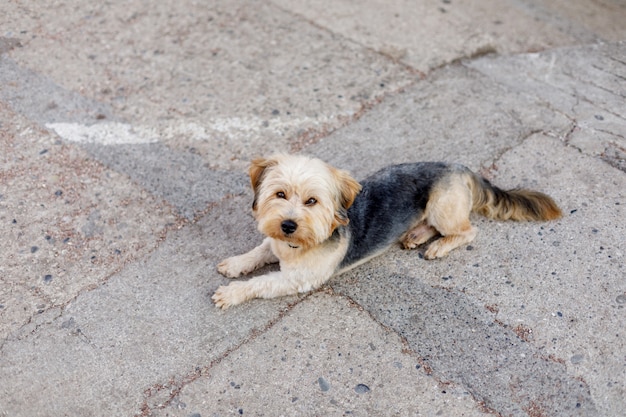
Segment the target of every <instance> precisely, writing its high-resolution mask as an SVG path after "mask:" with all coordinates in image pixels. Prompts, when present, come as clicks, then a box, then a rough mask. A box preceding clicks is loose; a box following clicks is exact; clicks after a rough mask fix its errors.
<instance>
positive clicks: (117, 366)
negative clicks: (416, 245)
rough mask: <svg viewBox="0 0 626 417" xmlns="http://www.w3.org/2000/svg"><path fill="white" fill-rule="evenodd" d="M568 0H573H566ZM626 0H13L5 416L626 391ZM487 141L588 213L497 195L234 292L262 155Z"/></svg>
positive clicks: (0, 133) (402, 411) (501, 168)
mask: <svg viewBox="0 0 626 417" xmlns="http://www.w3.org/2000/svg"><path fill="white" fill-rule="evenodd" d="M546 3H549V4H546ZM625 21H626V3H624V2H623V1H621V0H603V1H600V2H587V1H583V0H575V1H565V0H563V1H554V2H542V1H539V0H501V1H496V0H479V1H474V2H471V4H462V3H461V2H456V1H455V0H451V1H450V0H442V1H432V2H427V1H423V0H419V1H404V0H393V1H389V2H384V3H381V2H377V1H374V0H366V1H363V2H359V4H354V3H353V2H349V1H343V0H342V1H334V2H327V1H320V2H314V3H313V2H306V1H302V0H296V1H286V0H272V1H253V0H234V1H233V0H219V1H214V2H210V3H209V2H207V3H205V2H194V1H187V0H183V1H162V2H158V4H152V3H149V2H148V3H146V2H142V1H139V0H132V1H128V2H117V1H111V2H105V3H96V2H83V1H78V0H68V1H64V2H56V3H50V2H48V3H46V4H36V3H35V2H31V1H13V0H11V1H9V2H4V3H3V4H2V5H0V235H1V236H2V238H1V239H0V416H135V415H143V416H185V417H190V416H195V417H197V416H202V417H206V416H227V415H253V416H257V415H258V416H261V415H265V416H277V415H285V416H292V415H293V416H326V415H328V416H334V415H338V416H339V415H363V416H365V415H383V416H384V415H398V416H435V415H441V416H481V415H501V416H530V417H540V416H621V415H623V410H624V409H626V339H625V336H626V335H625V334H624V328H626V267H625V266H624V264H625V250H626V244H625V243H626V237H625V235H626V222H625V221H624V218H625V212H624V206H625V205H626V162H625V160H626V104H625V102H626V101H625V100H626V43H625V42H626V25H625V24H624V22H625ZM274 151H287V152H303V153H306V154H310V155H315V156H319V157H322V158H323V159H325V160H327V161H329V162H331V163H333V164H335V165H337V166H339V167H342V168H345V169H348V170H349V171H350V172H352V173H353V174H354V175H355V176H356V177H357V178H362V177H363V176H365V175H367V174H368V173H370V172H372V171H374V170H375V169H377V168H379V167H381V166H384V165H387V164H391V163H398V162H404V161H416V160H447V161H456V162H462V163H464V164H466V165H468V166H470V167H471V168H472V169H474V170H477V171H479V172H481V173H482V174H483V175H485V176H487V177H488V178H490V179H491V180H493V182H495V183H496V184H497V185H501V186H503V187H517V186H524V187H531V188H534V189H538V190H541V191H544V192H546V193H548V194H550V195H551V196H553V197H554V198H555V200H556V201H557V202H558V203H559V204H560V206H561V207H562V209H563V211H564V213H565V215H564V217H563V218H562V219H561V220H558V221H554V222H548V223H513V222H496V221H490V220H486V219H483V218H481V217H478V216H477V217H475V218H473V222H474V224H475V225H476V226H477V227H478V228H479V234H478V236H477V238H476V240H475V241H474V242H472V244H471V245H469V246H467V247H465V248H460V249H457V250H455V251H453V252H452V253H451V254H450V255H449V256H448V257H447V258H445V259H442V260H438V261H425V260H424V259H422V257H421V256H420V253H419V251H404V250H402V249H401V248H400V247H398V248H394V249H392V250H391V251H390V252H389V253H387V254H386V255H384V256H382V257H380V258H377V259H375V260H373V261H371V262H369V263H367V264H365V265H363V266H361V267H359V268H357V269H355V270H353V271H350V272H348V273H346V274H344V275H342V276H339V277H335V278H333V279H332V280H331V282H330V283H329V284H328V285H326V286H325V287H324V288H322V289H321V290H319V291H316V292H314V293H312V294H306V295H302V296H294V297H285V298H282V299H276V300H255V301H252V302H250V303H247V304H244V305H242V306H238V307H236V308H232V309H230V310H226V311H221V310H218V309H216V308H215V307H214V306H213V305H212V303H211V300H210V296H211V295H212V293H213V291H214V290H215V289H216V288H217V287H218V286H219V285H222V284H223V283H225V282H226V281H227V280H226V279H225V278H223V277H221V276H220V275H219V274H218V273H217V272H216V269H215V266H216V264H217V263H218V262H219V261H220V260H222V259H223V258H225V257H227V256H232V255H234V254H239V253H241V252H243V251H245V250H248V249H250V248H252V247H253V246H254V245H255V244H258V243H259V242H260V241H261V239H262V237H261V236H260V235H259V234H258V232H256V229H255V224H254V222H253V219H252V216H251V214H250V209H249V207H250V203H251V193H250V191H249V189H248V183H247V178H246V175H245V171H246V167H247V164H248V161H249V160H250V159H251V158H252V157H254V156H257V155H263V154H268V153H271V152H274Z"/></svg>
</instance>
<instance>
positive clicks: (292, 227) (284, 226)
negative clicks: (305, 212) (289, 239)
mask: <svg viewBox="0 0 626 417" xmlns="http://www.w3.org/2000/svg"><path fill="white" fill-rule="evenodd" d="M280 228H281V230H282V231H283V233H284V234H286V235H290V234H292V233H293V232H295V231H296V229H297V228H298V224H297V223H296V222H294V221H293V220H285V221H283V222H282V223H281V224H280Z"/></svg>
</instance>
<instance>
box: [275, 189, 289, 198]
mask: <svg viewBox="0 0 626 417" xmlns="http://www.w3.org/2000/svg"><path fill="white" fill-rule="evenodd" d="M276 197H278V198H287V197H286V196H285V193H283V192H282V191H279V192H277V193H276Z"/></svg>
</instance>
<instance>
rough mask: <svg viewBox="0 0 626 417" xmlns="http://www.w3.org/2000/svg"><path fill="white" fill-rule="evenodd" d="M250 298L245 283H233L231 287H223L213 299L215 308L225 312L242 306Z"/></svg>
mask: <svg viewBox="0 0 626 417" xmlns="http://www.w3.org/2000/svg"><path fill="white" fill-rule="evenodd" d="M249 298H250V296H249V295H248V291H247V288H246V283H245V282H231V283H230V284H229V285H222V286H220V287H219V288H218V289H217V291H215V294H213V297H211V299H212V300H213V302H214V303H215V306H216V307H219V308H221V309H223V310H226V309H227V308H228V307H232V306H235V305H237V304H241V303H243V302H244V301H246V300H248V299H249Z"/></svg>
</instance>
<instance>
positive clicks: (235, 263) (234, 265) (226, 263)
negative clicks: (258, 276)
mask: <svg viewBox="0 0 626 417" xmlns="http://www.w3.org/2000/svg"><path fill="white" fill-rule="evenodd" d="M238 258H239V257H238V256H233V257H232V258H228V259H224V260H223V261H222V262H220V263H219V264H218V265H217V271H218V272H219V273H220V274H222V275H224V276H225V277H227V278H237V277H238V276H239V275H241V274H246V273H247V271H245V270H243V269H242V265H241V262H239V260H238Z"/></svg>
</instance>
